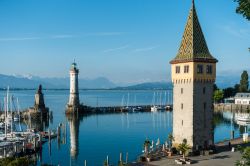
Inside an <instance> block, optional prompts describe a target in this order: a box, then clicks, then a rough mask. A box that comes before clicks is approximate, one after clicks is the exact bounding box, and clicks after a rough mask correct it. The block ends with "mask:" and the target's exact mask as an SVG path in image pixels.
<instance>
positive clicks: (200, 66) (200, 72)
mask: <svg viewBox="0 0 250 166" xmlns="http://www.w3.org/2000/svg"><path fill="white" fill-rule="evenodd" d="M197 73H198V74H202V73H203V65H197Z"/></svg>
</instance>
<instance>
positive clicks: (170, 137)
mask: <svg viewBox="0 0 250 166" xmlns="http://www.w3.org/2000/svg"><path fill="white" fill-rule="evenodd" d="M168 141H169V142H168V144H169V148H170V149H171V148H172V144H173V141H174V136H173V134H172V133H170V134H168Z"/></svg>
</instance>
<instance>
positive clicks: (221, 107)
mask: <svg viewBox="0 0 250 166" xmlns="http://www.w3.org/2000/svg"><path fill="white" fill-rule="evenodd" d="M214 111H231V112H250V105H243V104H234V103H219V104H214Z"/></svg>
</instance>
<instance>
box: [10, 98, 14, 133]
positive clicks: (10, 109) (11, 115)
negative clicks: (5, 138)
mask: <svg viewBox="0 0 250 166" xmlns="http://www.w3.org/2000/svg"><path fill="white" fill-rule="evenodd" d="M12 102H13V96H11V101H10V117H11V124H10V126H11V130H10V132H11V134H12V131H13V118H12Z"/></svg>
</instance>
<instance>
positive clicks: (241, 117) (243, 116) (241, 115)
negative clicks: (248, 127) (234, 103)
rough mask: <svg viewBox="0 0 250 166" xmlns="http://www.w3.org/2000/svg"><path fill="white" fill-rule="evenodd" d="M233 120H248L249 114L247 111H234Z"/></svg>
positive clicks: (249, 119)
mask: <svg viewBox="0 0 250 166" xmlns="http://www.w3.org/2000/svg"><path fill="white" fill-rule="evenodd" d="M235 120H236V121H242V122H250V114H248V113H236V114H235Z"/></svg>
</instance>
